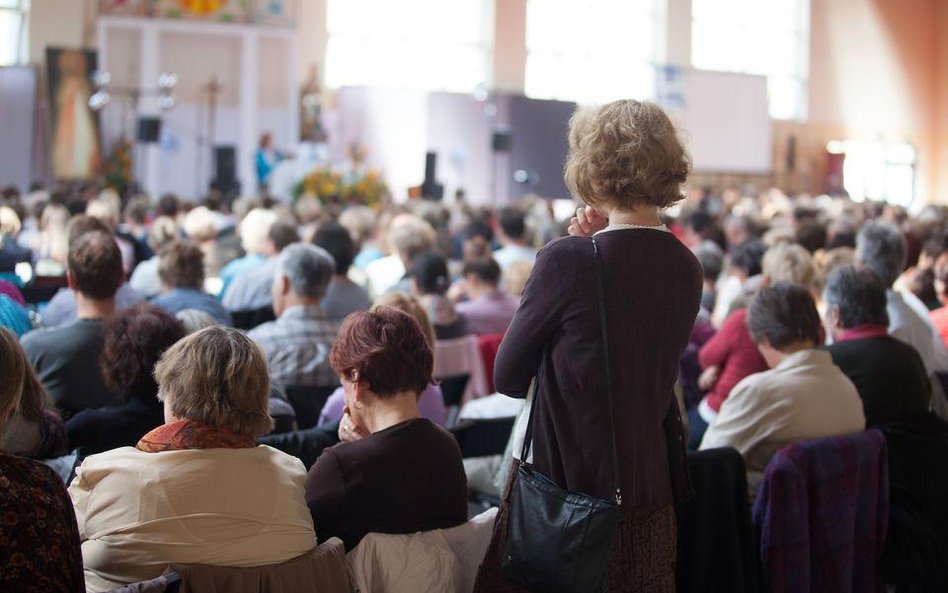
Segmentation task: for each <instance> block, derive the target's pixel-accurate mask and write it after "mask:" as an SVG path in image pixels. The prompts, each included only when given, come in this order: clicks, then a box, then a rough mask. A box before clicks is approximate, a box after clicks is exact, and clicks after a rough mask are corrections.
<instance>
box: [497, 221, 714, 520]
mask: <svg viewBox="0 0 948 593" xmlns="http://www.w3.org/2000/svg"><path fill="white" fill-rule="evenodd" d="M596 240H597V242H598V243H599V248H600V253H601V255H602V262H603V273H604V277H605V299H606V316H607V320H608V330H609V345H610V348H611V350H612V381H613V394H614V411H615V428H616V439H617V445H618V454H619V465H620V472H621V474H622V476H621V479H622V490H623V502H624V503H631V505H630V506H632V507H633V508H653V507H657V506H662V505H666V504H669V503H671V502H673V501H674V500H681V499H683V498H684V497H686V496H687V494H688V493H689V491H690V486H689V484H688V474H687V468H686V465H685V442H684V438H683V434H682V425H681V417H680V414H679V411H678V405H677V403H676V401H675V397H674V393H673V389H674V385H675V380H676V378H677V376H678V362H679V358H680V357H681V354H682V352H683V351H684V349H685V347H686V346H687V345H688V339H689V336H690V335H691V328H692V325H693V324H694V321H695V317H696V315H697V313H698V306H699V303H700V300H701V286H702V274H701V267H700V264H699V263H698V261H697V259H695V257H694V255H692V253H691V251H689V250H688V248H686V247H685V246H684V245H682V244H681V242H679V241H678V239H676V238H675V237H674V235H672V234H671V233H668V232H664V231H659V230H654V229H622V230H611V231H607V232H604V233H600V234H598V235H596ZM601 344H602V339H601V329H600V324H599V316H598V308H597V292H596V268H595V259H594V253H593V246H592V240H591V239H590V238H588V237H566V238H562V239H558V240H556V241H553V242H552V243H550V244H549V245H547V246H546V247H545V248H544V249H542V250H541V251H540V254H539V255H538V257H537V261H536V266H535V267H534V269H533V273H532V274H531V276H530V279H529V280H528V281H527V285H526V288H525V289H524V295H523V299H522V301H521V304H520V309H519V310H518V311H517V314H516V316H515V317H514V319H513V322H512V323H511V325H510V329H508V330H507V334H506V336H505V338H504V341H503V343H502V344H501V347H500V351H499V352H498V354H497V362H496V366H495V369H494V381H495V383H496V386H497V390H498V391H499V392H500V393H503V394H505V395H509V396H512V397H525V396H526V393H527V390H528V389H529V385H530V380H531V378H532V377H533V376H534V375H537V372H538V371H539V374H538V377H539V385H538V392H537V398H536V401H535V404H534V405H536V406H537V408H536V412H535V420H534V422H535V428H534V441H533V460H534V465H535V466H536V468H537V469H539V470H540V471H541V472H543V473H544V474H545V475H547V476H548V477H549V478H550V479H552V480H554V481H555V482H556V483H557V484H559V485H560V486H561V487H564V488H566V489H568V490H571V491H578V492H583V493H586V494H590V495H594V496H600V497H603V498H608V497H611V492H612V490H613V484H614V481H613V471H612V463H611V461H610V459H611V453H610V448H611V443H610V437H609V421H608V416H607V408H606V406H607V396H606V392H605V382H604V380H603V374H604V366H603V352H602V345H601Z"/></svg>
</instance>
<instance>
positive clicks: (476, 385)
mask: <svg viewBox="0 0 948 593" xmlns="http://www.w3.org/2000/svg"><path fill="white" fill-rule="evenodd" d="M433 374H434V378H435V379H439V380H440V379H443V378H446V377H457V376H459V375H465V374H466V375H470V380H469V381H468V384H467V388H466V389H465V391H464V395H463V397H462V400H461V401H462V403H463V402H466V401H468V400H471V399H474V398H476V397H482V396H484V395H488V394H489V391H488V388H487V374H486V373H485V372H484V361H483V359H482V358H481V351H480V348H479V347H478V345H477V336H464V337H463V338H457V339H453V340H437V341H436V342H435V347H434V373H433Z"/></svg>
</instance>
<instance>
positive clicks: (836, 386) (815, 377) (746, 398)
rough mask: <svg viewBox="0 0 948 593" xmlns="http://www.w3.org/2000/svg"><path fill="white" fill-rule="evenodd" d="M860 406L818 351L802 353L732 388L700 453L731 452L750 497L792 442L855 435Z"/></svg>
mask: <svg viewBox="0 0 948 593" xmlns="http://www.w3.org/2000/svg"><path fill="white" fill-rule="evenodd" d="M865 427H866V417H865V416H864V414H863V409H862V400H861V399H859V393H858V392H857V391H856V386H855V385H853V384H852V381H850V380H849V379H848V378H847V377H846V375H844V374H843V372H842V371H841V370H839V367H837V366H836V365H835V364H833V358H832V357H831V356H830V354H829V353H828V352H826V351H824V350H802V351H800V352H796V353H794V354H791V355H789V356H787V357H786V358H784V359H783V361H782V362H781V363H780V364H778V365H777V366H776V367H774V368H772V369H770V370H769V371H764V372H762V373H757V374H755V375H751V376H749V377H747V378H745V379H744V380H743V381H741V382H740V383H738V384H737V385H736V386H735V387H734V389H733V390H731V395H730V396H728V398H727V399H726V400H724V403H723V404H722V405H721V410H720V411H719V412H718V415H717V417H716V418H715V419H714V421H713V422H712V423H711V426H709V427H708V430H707V432H705V433H704V438H703V439H702V441H701V449H712V448H714V447H734V448H735V449H737V450H738V452H739V453H740V454H741V455H742V456H743V457H744V462H745V463H746V464H747V481H748V485H749V486H750V488H751V490H752V491H755V490H756V485H757V484H758V483H759V482H760V477H761V474H762V473H763V471H764V469H765V468H766V467H767V464H768V463H769V462H770V459H771V458H772V457H773V456H774V455H775V454H776V453H777V451H779V450H780V449H782V448H783V447H785V446H787V445H789V444H791V443H795V442H797V441H802V440H807V439H816V438H820V437H828V436H837V435H844V434H852V433H854V432H859V431H861V430H863V429H864V428H865Z"/></svg>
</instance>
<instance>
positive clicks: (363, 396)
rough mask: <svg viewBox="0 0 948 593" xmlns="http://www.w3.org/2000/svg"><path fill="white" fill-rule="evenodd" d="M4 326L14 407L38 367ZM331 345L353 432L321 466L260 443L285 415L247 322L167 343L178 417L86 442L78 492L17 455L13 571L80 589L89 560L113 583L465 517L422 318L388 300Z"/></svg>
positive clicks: (102, 582) (8, 501)
mask: <svg viewBox="0 0 948 593" xmlns="http://www.w3.org/2000/svg"><path fill="white" fill-rule="evenodd" d="M143 311H144V313H146V314H148V315H150V316H151V318H152V321H161V320H164V321H169V322H170V321H171V320H170V319H163V318H162V316H163V315H164V313H162V312H160V311H159V310H156V309H151V308H145V309H143ZM2 337H3V340H2V344H3V350H4V351H3V356H2V357H0V359H2V363H0V364H3V365H4V368H3V375H4V377H7V378H9V380H8V381H5V382H4V389H3V400H2V411H3V418H4V419H8V418H9V417H10V416H12V415H13V413H14V412H15V410H16V409H17V407H18V405H19V402H20V400H21V398H22V397H23V392H24V386H25V385H29V384H31V382H35V378H31V377H32V370H31V367H30V365H29V362H28V360H27V358H26V356H25V354H24V352H23V350H22V349H21V348H20V346H19V343H18V341H17V340H16V338H15V336H14V335H13V334H11V333H10V332H9V331H7V330H2ZM331 360H332V365H333V367H334V368H335V369H336V370H337V372H338V373H339V376H340V377H341V378H342V382H343V389H344V401H345V407H344V412H345V413H344V416H343V420H342V424H341V428H340V436H341V437H342V438H343V440H344V441H347V442H349V444H348V446H346V447H340V448H332V449H328V450H327V451H325V452H324V453H323V454H322V455H321V456H320V459H319V461H317V463H316V464H314V466H313V467H312V468H311V469H310V470H309V472H307V470H306V468H305V467H304V466H303V464H302V463H301V462H300V461H299V460H298V459H296V458H294V457H291V456H289V455H286V454H284V453H282V452H279V451H277V450H275V449H272V448H270V447H259V446H256V445H257V437H258V436H259V435H263V434H266V433H268V432H270V429H271V428H272V419H271V418H270V416H269V410H268V399H269V395H270V381H269V377H268V372H267V365H266V361H265V359H264V357H263V354H262V352H261V350H260V348H259V347H258V346H257V345H256V344H255V343H254V342H253V341H252V340H250V339H249V338H248V337H247V336H246V334H244V333H243V332H241V331H239V330H235V329H230V328H224V327H220V326H214V327H210V328H206V329H203V330H200V331H198V332H196V333H194V334H191V335H189V336H186V337H183V338H181V339H179V340H178V341H176V342H174V344H173V345H171V346H170V347H169V348H168V349H167V350H166V351H165V352H164V353H163V354H162V356H161V358H160V360H159V361H158V363H157V365H156V367H155V371H154V380H155V383H156V386H157V392H158V397H159V398H160V400H161V401H162V403H163V408H164V411H163V415H164V423H163V424H162V425H160V426H159V427H157V428H155V429H153V430H151V431H149V432H147V434H144V436H141V438H140V439H139V440H138V441H137V444H136V445H135V446H134V447H120V448H117V449H112V450H109V451H106V452H104V453H101V454H98V455H92V456H89V457H87V458H86V459H85V460H84V461H83V462H82V464H81V465H80V466H79V467H78V468H77V470H76V477H75V479H74V480H73V481H72V483H71V485H70V486H69V498H66V497H65V493H64V491H63V486H62V483H61V480H60V479H59V478H58V477H56V476H55V475H54V474H52V473H51V470H48V469H44V466H41V465H40V464H38V463H36V462H32V461H29V460H27V459H25V458H20V457H14V456H9V455H3V456H2V464H0V467H2V472H3V477H4V483H5V484H8V485H9V487H8V488H7V490H6V491H5V493H4V500H3V505H4V507H6V508H5V515H4V516H5V517H15V519H14V520H13V524H12V525H6V524H5V528H4V540H5V541H4V546H3V549H4V555H5V556H6V555H7V554H10V556H8V557H9V558H10V563H9V564H8V566H11V567H14V569H13V570H4V571H3V580H4V582H5V583H9V584H10V585H11V586H16V584H18V583H22V582H24V581H23V580H24V579H29V578H33V579H42V582H43V583H46V584H47V585H49V586H50V588H51V589H52V588H55V586H54V585H59V586H61V587H62V589H61V590H79V588H78V587H77V585H76V583H75V582H74V579H76V578H80V577H81V576H82V575H81V573H80V572H77V566H84V580H85V583H86V586H87V587H88V590H90V591H103V590H109V589H111V588H113V587H116V586H119V585H121V584H124V583H132V582H135V581H140V580H145V579H148V578H152V577H156V576H159V575H160V574H161V573H162V572H163V571H164V569H165V567H166V566H167V565H168V564H171V563H175V562H182V563H198V564H218V565H226V566H255V565H262V564H272V563H279V562H283V561H287V560H290V559H292V558H295V557H297V556H300V555H301V554H304V553H306V552H308V551H309V550H311V549H312V548H314V547H315V545H316V537H317V534H318V536H319V538H320V540H324V539H328V538H330V537H333V536H336V537H339V538H341V539H342V541H343V542H344V543H345V546H346V549H352V548H353V547H355V546H356V545H357V544H358V543H359V541H360V540H361V539H362V537H363V536H364V535H365V534H367V533H369V532H381V533H411V532H415V531H423V530H429V529H436V528H447V527H454V526H457V525H460V524H462V523H464V522H465V521H466V520H467V517H468V507H467V486H466V479H465V474H464V468H463V465H462V463H461V455H460V451H459V448H458V445H457V443H456V442H455V440H454V439H453V438H452V437H451V436H450V435H449V434H448V433H446V432H444V431H443V430H441V429H439V428H437V427H436V426H435V425H434V424H433V423H431V422H430V421H428V420H426V419H424V418H422V417H421V416H420V413H419V410H418V398H419V396H420V394H421V392H422V391H424V390H425V389H426V388H427V386H428V385H429V384H430V383H431V382H432V376H431V373H432V369H433V359H432V353H431V348H430V347H429V345H428V342H427V340H426V338H425V336H424V334H423V332H422V329H421V328H420V326H419V325H418V323H417V322H416V321H415V320H414V319H413V318H412V317H411V316H410V315H408V314H406V313H403V312H401V311H398V310H397V309H393V308H387V307H380V308H377V309H376V310H375V311H374V312H371V313H370V312H362V313H357V314H354V315H353V316H351V317H350V318H348V319H347V321H346V322H345V323H344V324H343V326H342V328H341V329H340V333H339V336H338V338H337V340H336V342H335V344H334V346H333V349H332V352H331ZM31 492H32V493H35V494H36V495H30V494H29V493H31ZM73 517H75V519H73ZM314 525H315V531H314ZM43 526H45V528H43ZM41 528H42V529H41ZM39 530H41V531H39ZM49 533H52V534H55V535H56V538H55V539H53V540H50V539H49V537H48V535H49ZM80 544H81V549H82V558H81V561H80V558H79V557H78V549H79V545H80ZM31 550H39V551H41V552H42V553H36V554H34V553H31V552H30V551H31ZM77 575H78V576H77Z"/></svg>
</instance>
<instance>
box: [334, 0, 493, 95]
mask: <svg viewBox="0 0 948 593" xmlns="http://www.w3.org/2000/svg"><path fill="white" fill-rule="evenodd" d="M492 6H493V3H492V2H490V3H489V2H488V1H487V0H452V1H450V2H445V1H444V0H403V1H400V2H392V1H391V0H329V3H328V30H329V43H328V46H327V48H326V85H327V86H329V87H331V88H338V87H341V86H362V85H364V86H383V87H395V88H417V89H425V90H441V91H454V92H462V93H467V92H473V91H474V90H475V89H476V88H478V87H480V86H484V85H487V84H489V83H490V71H491V70H490V65H491V48H492V42H491V40H492V38H493V34H492V31H493V26H492V20H491V19H492V14H491V12H490V7H492Z"/></svg>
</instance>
